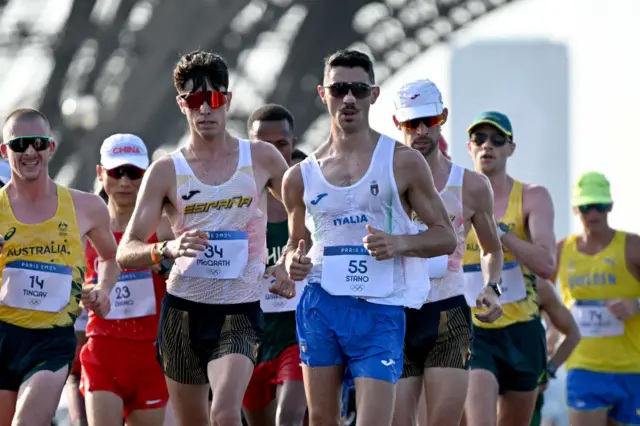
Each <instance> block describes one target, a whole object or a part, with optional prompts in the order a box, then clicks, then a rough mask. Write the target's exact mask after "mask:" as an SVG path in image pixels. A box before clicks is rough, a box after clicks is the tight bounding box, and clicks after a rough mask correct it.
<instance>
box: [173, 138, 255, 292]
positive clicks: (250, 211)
mask: <svg viewBox="0 0 640 426" xmlns="http://www.w3.org/2000/svg"><path fill="white" fill-rule="evenodd" d="M238 152H239V154H238V156H239V158H238V168H237V170H236V172H235V173H234V174H233V176H231V178H230V179H229V180H228V181H227V182H225V183H223V184H222V185H218V186H211V185H205V184H204V183H202V182H200V180H198V178H197V177H196V176H195V174H194V173H193V170H192V169H191V167H190V166H189V164H188V163H187V161H186V159H185V158H184V155H183V154H182V151H181V150H176V151H174V152H172V153H171V157H172V158H173V164H174V166H175V169H176V178H177V188H178V194H177V197H176V198H177V201H178V205H177V206H176V208H177V210H178V220H177V222H176V224H175V225H174V226H173V231H174V233H175V235H176V236H178V235H181V234H182V233H184V232H185V231H188V230H190V229H200V230H201V231H204V232H207V233H208V234H209V246H208V247H207V248H206V250H205V251H204V252H202V253H200V254H199V255H198V257H197V258H189V257H181V258H178V259H177V260H176V262H175V265H174V267H173V268H172V270H171V274H170V276H169V278H168V279H167V292H168V293H170V294H172V295H174V296H177V297H181V298H183V299H187V300H191V301H193V302H200V303H210V304H236V303H247V302H255V301H258V300H260V295H261V293H262V287H261V285H260V284H261V281H260V279H261V277H262V274H263V273H264V269H265V267H264V265H265V257H266V251H267V246H266V229H267V228H266V227H267V215H266V213H265V212H266V197H263V198H264V200H261V199H260V193H259V192H258V188H257V187H256V182H255V178H254V174H253V166H252V162H251V143H250V142H249V141H247V140H243V139H240V140H239V147H238Z"/></svg>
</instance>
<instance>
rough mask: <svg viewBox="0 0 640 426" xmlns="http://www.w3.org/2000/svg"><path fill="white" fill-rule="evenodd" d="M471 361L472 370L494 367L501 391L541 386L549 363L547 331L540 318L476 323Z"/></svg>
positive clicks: (518, 390) (491, 368)
mask: <svg viewBox="0 0 640 426" xmlns="http://www.w3.org/2000/svg"><path fill="white" fill-rule="evenodd" d="M470 365H471V369H472V370H488V371H491V372H492V373H493V374H494V375H495V376H496V379H497V380H498V384H499V386H500V393H501V394H502V393H505V392H507V391H517V392H529V391H532V390H535V389H537V388H538V386H539V385H540V384H541V383H543V382H544V380H543V379H544V377H545V370H546V367H547V344H546V333H545V330H544V327H543V326H542V323H541V322H540V319H539V318H536V319H533V320H531V321H527V322H518V323H515V324H511V325H508V326H506V327H504V328H481V327H476V328H475V331H474V340H473V345H472V347H471V361H470Z"/></svg>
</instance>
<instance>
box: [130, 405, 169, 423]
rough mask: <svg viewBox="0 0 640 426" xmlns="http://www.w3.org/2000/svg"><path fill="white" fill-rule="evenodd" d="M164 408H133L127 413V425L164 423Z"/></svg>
mask: <svg viewBox="0 0 640 426" xmlns="http://www.w3.org/2000/svg"><path fill="white" fill-rule="evenodd" d="M164 415H165V409H164V407H163V408H152V409H149V410H134V411H132V412H130V413H129V414H128V415H127V421H126V425H127V426H160V425H162V424H164Z"/></svg>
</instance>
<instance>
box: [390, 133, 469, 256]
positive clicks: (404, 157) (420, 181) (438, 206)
mask: <svg viewBox="0 0 640 426" xmlns="http://www.w3.org/2000/svg"><path fill="white" fill-rule="evenodd" d="M393 168H394V174H395V176H396V177H397V178H400V180H402V181H404V182H406V184H405V186H404V187H406V188H407V191H406V199H407V201H408V203H409V208H410V209H411V210H413V211H414V212H415V213H416V215H417V216H418V218H420V220H421V221H422V222H423V223H424V224H425V225H427V226H428V229H427V230H426V231H424V232H420V233H419V234H416V235H398V236H395V237H397V242H396V244H395V246H396V250H395V251H396V254H400V255H404V256H411V257H436V256H441V255H443V254H447V255H448V254H451V253H453V252H454V251H455V249H456V245H457V241H456V235H455V233H454V231H453V226H452V225H451V221H450V220H449V215H448V214H447V209H446V207H445V206H444V203H443V202H442V198H440V195H439V194H438V191H436V187H435V184H434V183H433V177H432V175H431V169H430V168H429V165H428V164H427V161H426V160H425V159H424V157H423V156H422V154H420V153H419V152H418V151H415V150H413V149H411V148H407V147H404V146H403V147H401V148H397V149H396V155H395V159H394V165H393Z"/></svg>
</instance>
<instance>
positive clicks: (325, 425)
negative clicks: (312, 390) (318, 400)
mask: <svg viewBox="0 0 640 426" xmlns="http://www.w3.org/2000/svg"><path fill="white" fill-rule="evenodd" d="M340 420H341V419H340V413H329V412H327V411H324V412H318V411H312V412H310V413H309V424H310V425H313V426H340V424H341V423H340Z"/></svg>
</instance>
